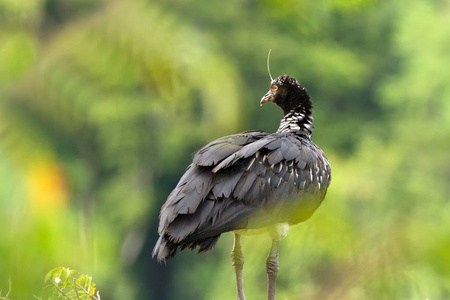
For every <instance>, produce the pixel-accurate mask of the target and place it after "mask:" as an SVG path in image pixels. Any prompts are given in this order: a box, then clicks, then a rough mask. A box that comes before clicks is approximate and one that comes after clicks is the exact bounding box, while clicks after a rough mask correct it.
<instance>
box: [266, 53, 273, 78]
mask: <svg viewBox="0 0 450 300" xmlns="http://www.w3.org/2000/svg"><path fill="white" fill-rule="evenodd" d="M271 51H272V49H269V54H267V72H269V76H270V82H272V81H273V78H272V74H270V52H271Z"/></svg>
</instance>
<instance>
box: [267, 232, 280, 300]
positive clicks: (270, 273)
mask: <svg viewBox="0 0 450 300" xmlns="http://www.w3.org/2000/svg"><path fill="white" fill-rule="evenodd" d="M279 244H280V239H279V238H273V239H272V247H271V248H270V252H269V256H267V259H266V272H267V300H275V281H276V278H277V273H278V269H279V265H278V245H279Z"/></svg>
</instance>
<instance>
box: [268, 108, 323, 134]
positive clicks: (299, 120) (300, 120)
mask: <svg viewBox="0 0 450 300" xmlns="http://www.w3.org/2000/svg"><path fill="white" fill-rule="evenodd" d="M313 121H314V118H313V117H312V116H305V114H304V113H300V112H296V111H294V110H293V111H291V112H289V113H288V114H286V115H285V116H284V117H283V119H281V122H280V126H279V127H278V130H277V132H292V133H297V134H298V133H303V134H307V135H311V134H312V132H313V130H314V125H313Z"/></svg>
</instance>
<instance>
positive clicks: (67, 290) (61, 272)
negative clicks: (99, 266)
mask: <svg viewBox="0 0 450 300" xmlns="http://www.w3.org/2000/svg"><path fill="white" fill-rule="evenodd" d="M45 283H46V284H47V285H46V287H45V288H44V292H43V293H44V294H46V295H45V296H43V297H44V298H45V299H55V298H64V299H74V300H75V299H76V300H78V299H80V300H81V299H85V300H88V299H93V300H100V292H99V291H98V290H96V288H95V287H96V285H95V283H94V282H92V277H91V276H88V275H85V274H79V273H78V272H77V271H76V270H71V269H69V268H64V267H58V268H55V269H53V270H51V271H50V272H48V273H47V275H46V276H45Z"/></svg>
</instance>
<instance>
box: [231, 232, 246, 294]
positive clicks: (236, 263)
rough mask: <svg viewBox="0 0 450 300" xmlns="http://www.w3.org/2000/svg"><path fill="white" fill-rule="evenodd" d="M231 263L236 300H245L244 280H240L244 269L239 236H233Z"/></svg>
mask: <svg viewBox="0 0 450 300" xmlns="http://www.w3.org/2000/svg"><path fill="white" fill-rule="evenodd" d="M231 262H232V264H233V267H234V272H235V273H236V299H237V300H245V295H244V280H243V278H242V269H243V268H244V255H243V254H242V251H241V235H239V234H237V233H235V234H234V242H233V249H232V250H231Z"/></svg>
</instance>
